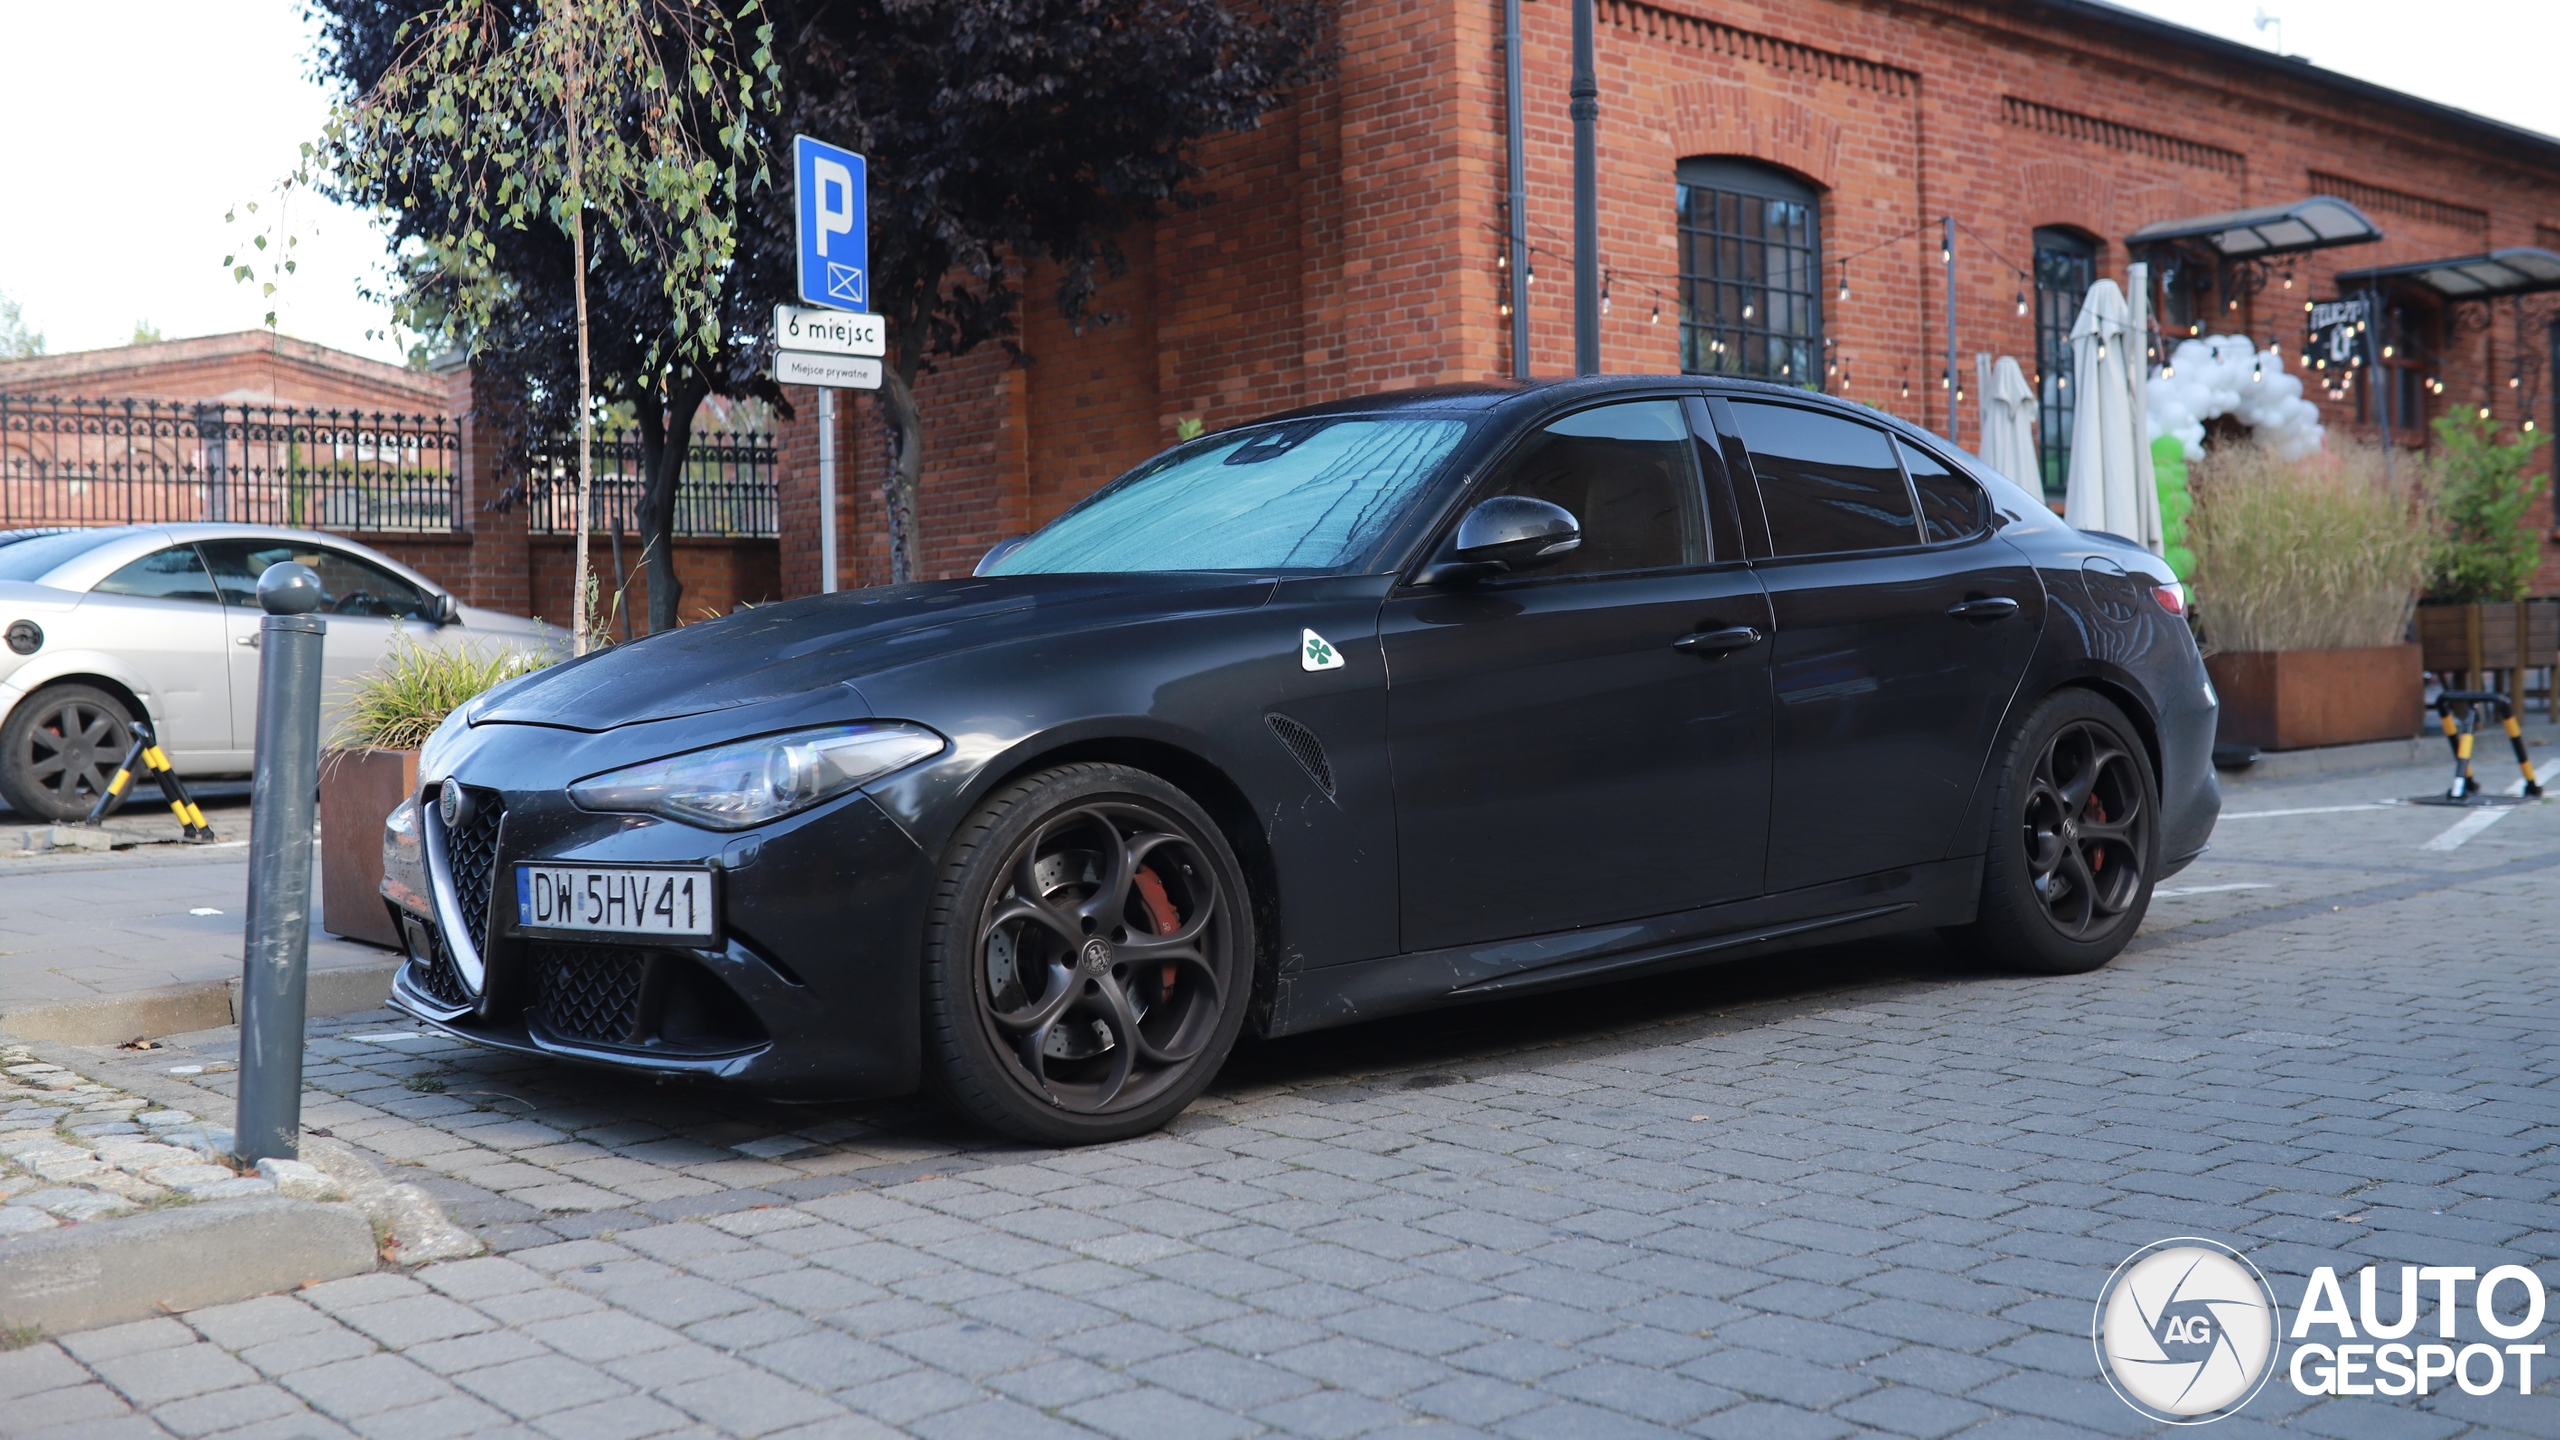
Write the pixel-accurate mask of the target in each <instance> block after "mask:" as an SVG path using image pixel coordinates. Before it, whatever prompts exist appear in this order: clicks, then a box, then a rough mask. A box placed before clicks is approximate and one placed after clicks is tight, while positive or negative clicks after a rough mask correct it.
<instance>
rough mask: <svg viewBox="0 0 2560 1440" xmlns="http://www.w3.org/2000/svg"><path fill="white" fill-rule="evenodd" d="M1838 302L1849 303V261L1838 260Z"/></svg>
mask: <svg viewBox="0 0 2560 1440" xmlns="http://www.w3.org/2000/svg"><path fill="white" fill-rule="evenodd" d="M1840 303H1841V304H1843V305H1846V304H1848V303H1849V262H1847V261H1845V260H1843V261H1841V262H1840Z"/></svg>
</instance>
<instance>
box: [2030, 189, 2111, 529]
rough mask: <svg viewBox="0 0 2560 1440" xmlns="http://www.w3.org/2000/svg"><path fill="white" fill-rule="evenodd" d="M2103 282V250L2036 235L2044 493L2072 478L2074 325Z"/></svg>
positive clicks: (2071, 235)
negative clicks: (2100, 268)
mask: <svg viewBox="0 0 2560 1440" xmlns="http://www.w3.org/2000/svg"><path fill="white" fill-rule="evenodd" d="M2097 280H2098V246H2097V242H2095V241H2093V240H2090V239H2089V238H2087V237H2086V236H2083V235H2081V234H2079V233H2077V232H2076V231H2071V230H2057V229H2053V228H2051V227H2046V228H2043V229H2039V230H2038V231H2036V422H2037V423H2036V453H2037V455H2038V457H2039V460H2040V463H2041V464H2042V465H2043V467H2044V493H2045V494H2047V495H2059V494H2061V493H2062V492H2063V490H2064V488H2065V487H2066V486H2067V484H2068V482H2069V481H2070V478H2071V402H2072V395H2071V325H2072V322H2073V321H2076V320H2078V319H2079V318H2080V302H2081V301H2083V300H2085V299H2087V298H2088V297H2089V287H2090V286H2091V285H2094V284H2096V283H2097Z"/></svg>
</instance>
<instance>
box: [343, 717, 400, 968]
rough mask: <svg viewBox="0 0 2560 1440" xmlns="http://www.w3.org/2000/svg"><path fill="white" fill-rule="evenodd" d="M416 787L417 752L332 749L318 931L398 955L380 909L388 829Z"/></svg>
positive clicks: (388, 917) (393, 932) (388, 920)
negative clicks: (384, 839)
mask: <svg viewBox="0 0 2560 1440" xmlns="http://www.w3.org/2000/svg"><path fill="white" fill-rule="evenodd" d="M417 788H418V752H417V751H415V750H332V751H330V752H329V753H328V754H327V755H325V756H323V757H321V761H320V845H321V858H320V925H321V928H323V929H325V930H327V931H328V932H329V933H330V934H332V935H343V936H345V937H346V938H348V939H350V940H362V941H365V942H366V943H368V944H373V945H387V946H391V947H393V948H395V949H396V948H398V946H399V944H400V935H399V932H398V931H396V930H393V929H392V928H391V912H390V911H388V910H386V909H384V908H383V904H382V822H383V821H385V820H387V819H389V818H390V817H391V812H392V810H393V809H395V808H397V807H398V805H399V804H400V802H401V801H403V800H405V799H407V798H409V794H410V792H411V791H413V790H415V789H417Z"/></svg>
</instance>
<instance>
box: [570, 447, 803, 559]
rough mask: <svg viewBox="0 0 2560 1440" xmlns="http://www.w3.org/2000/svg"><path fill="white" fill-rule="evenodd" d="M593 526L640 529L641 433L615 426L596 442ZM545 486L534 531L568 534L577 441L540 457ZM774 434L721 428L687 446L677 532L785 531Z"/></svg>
mask: <svg viewBox="0 0 2560 1440" xmlns="http://www.w3.org/2000/svg"><path fill="white" fill-rule="evenodd" d="M591 456H592V459H591V462H590V463H591V464H592V465H593V467H594V475H595V481H594V483H593V485H591V486H590V487H589V499H590V505H589V510H588V528H589V529H591V530H595V531H598V532H602V533H610V532H612V531H614V530H616V529H619V530H620V531H621V532H622V533H623V534H625V535H635V536H636V535H638V534H639V533H640V487H641V473H640V436H639V433H638V432H637V431H634V430H629V429H623V428H618V427H617V428H610V429H604V430H599V431H597V432H596V435H595V441H594V443H593V445H592V446H591ZM535 464H536V466H537V468H538V469H539V470H540V471H541V472H542V473H541V478H542V480H543V482H544V483H542V484H541V485H540V486H537V487H533V488H534V494H533V498H532V501H531V504H532V507H533V516H532V528H533V529H534V531H535V532H536V533H539V534H545V535H567V534H572V533H574V532H575V531H576V530H577V528H578V446H577V441H576V440H575V439H574V438H571V439H568V440H566V441H563V442H562V443H561V444H560V445H559V446H558V447H557V448H554V449H551V450H549V451H546V452H545V454H544V455H543V456H542V458H541V459H539V460H537V461H536V462H535ZM773 487H774V447H773V437H772V436H771V435H764V434H755V433H741V432H725V431H714V432H711V433H708V434H697V435H695V436H694V437H693V443H692V444H691V445H689V446H687V447H686V450H685V460H684V483H683V484H681V485H679V486H677V487H676V513H675V527H674V530H675V533H676V534H678V535H718V536H742V535H744V536H772V535H775V534H777V533H779V526H778V521H777V515H776V511H775V507H774V498H773Z"/></svg>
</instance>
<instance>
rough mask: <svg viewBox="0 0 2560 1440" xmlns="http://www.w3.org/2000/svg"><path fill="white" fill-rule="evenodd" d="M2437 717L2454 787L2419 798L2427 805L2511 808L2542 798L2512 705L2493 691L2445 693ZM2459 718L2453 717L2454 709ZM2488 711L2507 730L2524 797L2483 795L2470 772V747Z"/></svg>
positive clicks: (2440, 696) (2438, 698) (2437, 702)
mask: <svg viewBox="0 0 2560 1440" xmlns="http://www.w3.org/2000/svg"><path fill="white" fill-rule="evenodd" d="M2435 705H2436V714H2437V715H2439V716H2440V717H2442V719H2443V723H2444V739H2445V743H2446V744H2447V745H2450V746H2452V747H2453V784H2452V785H2451V786H2450V787H2449V788H2448V789H2446V791H2445V792H2444V793H2443V794H2442V795H2428V796H2424V797H2421V799H2420V801H2419V803H2421V804H2428V805H2511V804H2514V803H2516V802H2517V801H2519V800H2539V799H2541V798H2542V777H2541V776H2539V775H2536V774H2535V773H2533V757H2531V756H2530V755H2527V754H2526V753H2525V745H2524V726H2523V724H2522V723H2520V722H2519V721H2518V719H2517V718H2516V712H2515V702H2513V701H2512V700H2510V699H2508V698H2507V697H2506V696H2504V695H2501V694H2499V693H2498V692H2497V691H2495V690H2446V691H2443V692H2442V693H2440V694H2438V695H2437V696H2436V700H2435ZM2457 709H2458V710H2459V711H2460V716H2461V718H2460V719H2458V720H2457V719H2456V718H2455V712H2456V710H2457ZM2484 709H2485V710H2488V711H2490V712H2491V713H2492V714H2494V715H2496V716H2497V718H2498V721H2499V723H2500V724H2502V725H2504V726H2505V727H2506V731H2507V743H2508V744H2509V745H2511V746H2513V747H2515V752H2516V768H2517V769H2519V770H2521V771H2523V772H2524V794H2522V795H2520V796H2517V795H2484V794H2482V793H2480V779H2479V777H2478V776H2476V775H2474V774H2472V773H2471V747H2472V742H2473V741H2474V740H2475V739H2476V738H2477V736H2478V734H2479V730H2480V712H2481V711H2482V710H2484Z"/></svg>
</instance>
